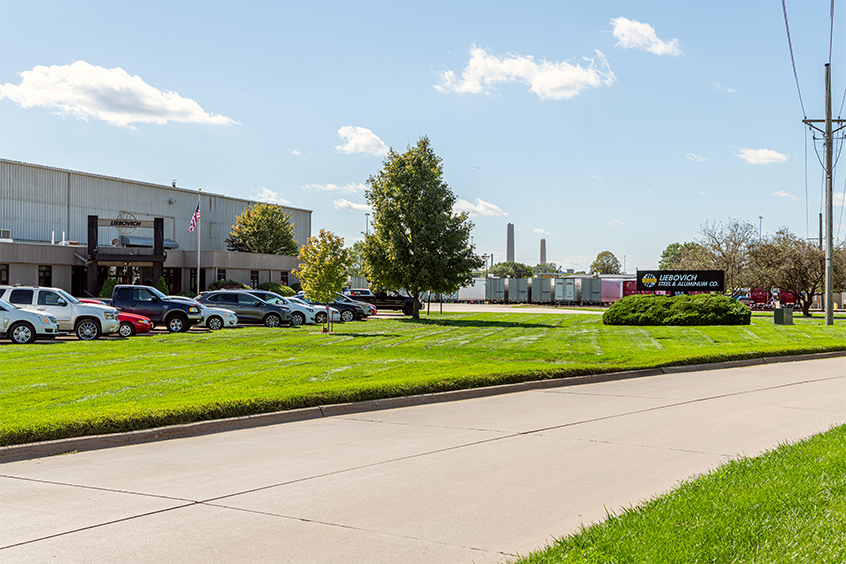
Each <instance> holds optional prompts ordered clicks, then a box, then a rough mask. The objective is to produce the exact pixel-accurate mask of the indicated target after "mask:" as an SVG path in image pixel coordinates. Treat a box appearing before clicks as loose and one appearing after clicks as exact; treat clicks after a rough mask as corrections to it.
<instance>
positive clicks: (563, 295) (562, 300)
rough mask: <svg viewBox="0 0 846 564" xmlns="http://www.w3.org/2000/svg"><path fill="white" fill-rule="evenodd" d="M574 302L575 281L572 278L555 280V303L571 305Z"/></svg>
mask: <svg viewBox="0 0 846 564" xmlns="http://www.w3.org/2000/svg"><path fill="white" fill-rule="evenodd" d="M575 301H576V280H575V279H574V278H556V279H555V303H557V304H572V303H574V302H575Z"/></svg>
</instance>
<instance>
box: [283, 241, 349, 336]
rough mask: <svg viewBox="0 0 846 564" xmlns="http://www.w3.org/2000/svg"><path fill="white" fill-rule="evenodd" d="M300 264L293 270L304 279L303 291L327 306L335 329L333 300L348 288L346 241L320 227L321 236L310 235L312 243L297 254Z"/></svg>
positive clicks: (304, 246) (330, 320)
mask: <svg viewBox="0 0 846 564" xmlns="http://www.w3.org/2000/svg"><path fill="white" fill-rule="evenodd" d="M297 258H298V259H300V265H299V266H298V267H297V268H296V269H295V270H294V271H293V272H294V274H295V275H296V276H297V278H299V279H300V284H301V285H302V288H303V292H304V293H305V295H306V297H307V298H308V299H310V300H312V301H315V302H319V303H322V304H327V305H326V322H327V324H328V326H329V331H330V332H331V331H332V316H331V315H329V305H328V304H329V303H331V302H332V301H333V300H334V299H335V295H336V294H337V293H338V292H340V291H341V290H343V289H344V286H345V285H346V283H347V266H348V265H349V262H350V256H349V251H348V250H347V249H345V248H344V240H343V239H342V238H341V237H338V236H337V235H335V234H334V233H332V232H331V231H326V230H325V229H321V230H320V235H318V236H317V237H309V238H308V243H307V244H305V245H303V246H302V248H301V249H300V254H299V256H298V257H297Z"/></svg>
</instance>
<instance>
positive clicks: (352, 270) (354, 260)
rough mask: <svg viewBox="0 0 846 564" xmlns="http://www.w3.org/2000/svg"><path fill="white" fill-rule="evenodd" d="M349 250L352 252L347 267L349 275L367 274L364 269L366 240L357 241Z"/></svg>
mask: <svg viewBox="0 0 846 564" xmlns="http://www.w3.org/2000/svg"><path fill="white" fill-rule="evenodd" d="M347 250H348V251H349V253H350V265H349V266H348V267H347V276H362V277H363V276H367V274H365V271H364V242H363V241H356V242H355V243H353V246H352V247H350V248H349V249H347Z"/></svg>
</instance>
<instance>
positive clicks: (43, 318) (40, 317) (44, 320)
mask: <svg viewBox="0 0 846 564" xmlns="http://www.w3.org/2000/svg"><path fill="white" fill-rule="evenodd" d="M37 317H38V320H39V321H40V322H41V323H43V324H44V325H50V317H49V316H47V315H38V316H37Z"/></svg>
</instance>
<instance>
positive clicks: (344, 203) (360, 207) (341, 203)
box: [332, 198, 373, 212]
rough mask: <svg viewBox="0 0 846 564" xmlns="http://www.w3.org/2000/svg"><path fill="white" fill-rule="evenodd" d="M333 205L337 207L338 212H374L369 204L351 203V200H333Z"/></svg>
mask: <svg viewBox="0 0 846 564" xmlns="http://www.w3.org/2000/svg"><path fill="white" fill-rule="evenodd" d="M332 203H333V204H334V205H335V209H336V210H353V211H362V212H370V211H373V209H372V208H371V207H370V206H368V205H367V204H356V203H353V202H350V201H349V200H344V199H343V198H342V199H340V200H332Z"/></svg>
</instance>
